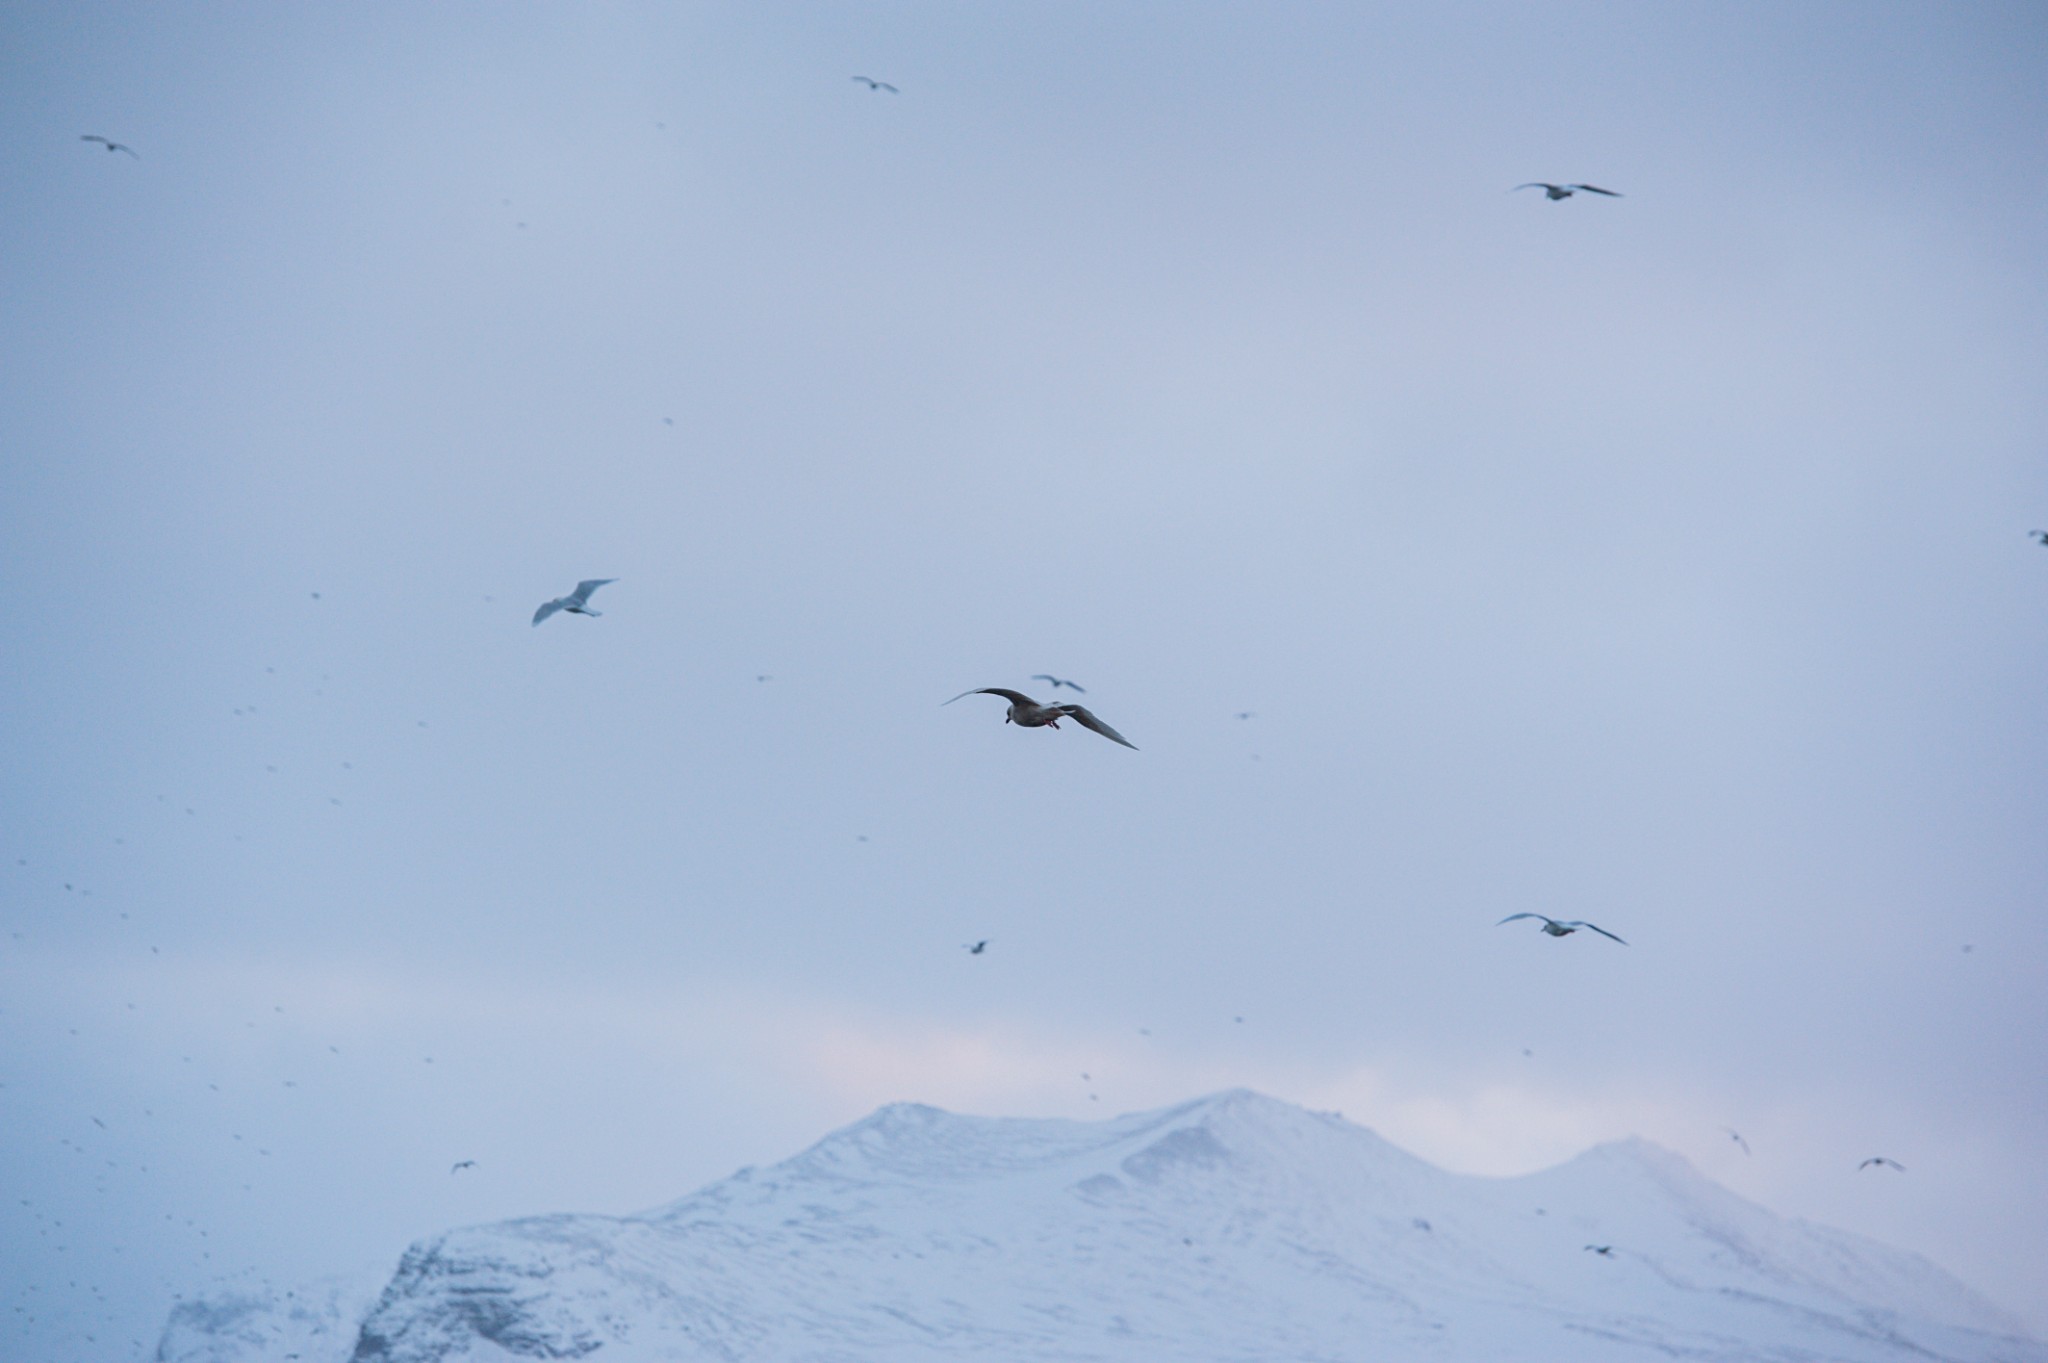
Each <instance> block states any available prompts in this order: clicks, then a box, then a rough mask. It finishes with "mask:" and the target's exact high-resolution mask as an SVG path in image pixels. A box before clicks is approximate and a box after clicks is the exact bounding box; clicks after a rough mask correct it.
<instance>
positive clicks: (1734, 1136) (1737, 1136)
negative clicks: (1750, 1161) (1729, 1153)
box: [1721, 1126, 1749, 1155]
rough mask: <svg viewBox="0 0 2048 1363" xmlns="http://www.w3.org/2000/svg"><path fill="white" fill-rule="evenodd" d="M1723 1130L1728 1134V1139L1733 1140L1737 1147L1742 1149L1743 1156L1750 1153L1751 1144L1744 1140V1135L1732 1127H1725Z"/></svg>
mask: <svg viewBox="0 0 2048 1363" xmlns="http://www.w3.org/2000/svg"><path fill="white" fill-rule="evenodd" d="M1721 1129H1722V1130H1723V1131H1725V1132H1727V1133H1728V1137H1729V1139H1730V1140H1733V1141H1734V1142H1735V1143H1736V1144H1737V1145H1739V1146H1741V1147H1742V1153H1743V1154H1745V1155H1746V1154H1748V1153H1749V1142H1748V1141H1746V1140H1744V1139H1742V1133H1741V1132H1740V1131H1737V1130H1736V1129H1735V1128H1734V1127H1732V1126H1724V1127H1722V1128H1721Z"/></svg>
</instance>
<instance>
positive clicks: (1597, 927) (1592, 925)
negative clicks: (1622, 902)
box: [1494, 918, 1628, 946]
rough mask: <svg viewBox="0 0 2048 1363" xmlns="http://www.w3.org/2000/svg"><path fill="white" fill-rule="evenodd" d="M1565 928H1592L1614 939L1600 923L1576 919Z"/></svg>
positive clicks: (1603, 935) (1624, 943) (1619, 940)
mask: <svg viewBox="0 0 2048 1363" xmlns="http://www.w3.org/2000/svg"><path fill="white" fill-rule="evenodd" d="M1494 926H1496V927H1498V926H1499V924H1495V925H1494ZM1565 926H1566V927H1568V928H1591V929H1593V931H1595V932H1597V933H1599V934H1600V935H1601V936H1602V937H1614V934H1613V933H1611V932H1609V931H1608V930H1607V929H1606V928H1603V927H1601V926H1600V925H1599V924H1598V923H1587V922H1582V921H1581V920H1579V919H1576V918H1574V919H1573V920H1572V921H1571V922H1569V923H1566V924H1565ZM1614 940H1615V941H1617V942H1621V939H1620V938H1619V937H1614ZM1621 944H1622V945H1623V946H1627V945H1628V943H1627V942H1621Z"/></svg>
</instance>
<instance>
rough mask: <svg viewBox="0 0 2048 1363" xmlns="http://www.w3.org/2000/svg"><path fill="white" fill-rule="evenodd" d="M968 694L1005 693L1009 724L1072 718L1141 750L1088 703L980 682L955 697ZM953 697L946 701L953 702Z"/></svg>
mask: <svg viewBox="0 0 2048 1363" xmlns="http://www.w3.org/2000/svg"><path fill="white" fill-rule="evenodd" d="M968 696H1001V697H1002V698H1003V699H1004V700H1007V701H1008V702H1010V709H1009V713H1008V714H1006V715H1004V716H1003V723H1005V724H1016V725H1019V726H1021V727H1023V728H1026V729H1057V728H1059V727H1060V721H1061V720H1063V719H1072V720H1073V721H1075V722H1076V723H1078V724H1079V725H1080V726H1081V727H1082V728H1084V729H1093V730H1094V731H1095V732H1096V733H1098V734H1101V735H1102V736H1103V737H1104V738H1106V739H1108V740H1109V741H1110V742H1112V743H1121V744H1123V745H1124V746H1125V747H1126V748H1129V749H1130V750H1131V751H1132V752H1136V751H1137V750H1138V745H1137V744H1135V743H1133V742H1131V740H1130V739H1128V738H1125V737H1124V736H1123V735H1122V734H1120V733H1118V732H1117V731H1116V730H1114V729H1112V728H1110V727H1109V726H1108V725H1107V724H1104V723H1103V722H1102V721H1101V720H1099V719H1097V718H1096V717H1095V716H1094V715H1093V714H1091V713H1089V710H1088V707H1087V706H1085V705H1040V704H1039V703H1038V702H1037V701H1035V700H1033V699H1031V697H1029V696H1027V695H1025V694H1024V693H1023V692H1022V691H1010V690H1006V689H1005V688H1003V687H1000V686H980V687H976V688H975V689H974V690H972V691H962V692H961V693H960V694H959V695H957V696H955V697H953V700H964V699H966V698H967V697H968ZM953 700H949V701H947V702H946V704H948V705H951V704H952V703H953Z"/></svg>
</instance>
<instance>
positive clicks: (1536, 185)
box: [1508, 180, 1557, 194]
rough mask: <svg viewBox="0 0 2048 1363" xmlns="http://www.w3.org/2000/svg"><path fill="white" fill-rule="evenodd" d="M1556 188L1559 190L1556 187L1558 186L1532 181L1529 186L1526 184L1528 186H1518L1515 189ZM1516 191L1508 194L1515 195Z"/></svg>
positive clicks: (1510, 191)
mask: <svg viewBox="0 0 2048 1363" xmlns="http://www.w3.org/2000/svg"><path fill="white" fill-rule="evenodd" d="M1556 188H1557V186H1556V185H1547V184H1545V183H1543V181H1541V180H1531V181H1530V182H1529V183H1528V184H1526V185H1516V186H1515V189H1556ZM1515 189H1511V190H1509V191H1508V193H1510V194H1512V193H1514V192H1515Z"/></svg>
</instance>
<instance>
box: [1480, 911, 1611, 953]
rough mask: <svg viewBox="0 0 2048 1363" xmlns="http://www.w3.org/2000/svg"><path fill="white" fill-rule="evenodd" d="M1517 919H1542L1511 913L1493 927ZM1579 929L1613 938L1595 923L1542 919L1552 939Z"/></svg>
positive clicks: (1538, 914)
mask: <svg viewBox="0 0 2048 1363" xmlns="http://www.w3.org/2000/svg"><path fill="white" fill-rule="evenodd" d="M1517 918H1543V915H1542V914H1540V913H1511V914H1509V915H1508V916H1507V917H1505V918H1503V919H1501V920H1500V923H1495V924H1494V926H1495V927H1499V926H1500V925H1501V923H1512V922H1514V921H1515V920H1516V919H1517ZM1580 928H1592V929H1593V931H1595V932H1597V933H1599V934H1600V935H1601V936H1602V937H1614V934H1613V933H1611V932H1609V931H1608V930H1607V929H1606V928H1603V927H1600V926H1599V925H1598V924H1595V923H1584V922H1581V921H1579V920H1578V919H1576V918H1574V919H1572V920H1570V921H1569V922H1563V923H1560V922H1558V921H1557V920H1556V919H1555V918H1543V930H1544V931H1545V932H1547V933H1549V934H1550V935H1551V936H1552V937H1569V936H1571V935H1572V934H1573V933H1575V932H1577V931H1578V930H1579V929H1580ZM1614 940H1615V941H1617V942H1621V939H1620V938H1619V937H1614ZM1621 944H1622V945H1623V946H1627V945H1628V943H1627V942H1621Z"/></svg>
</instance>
